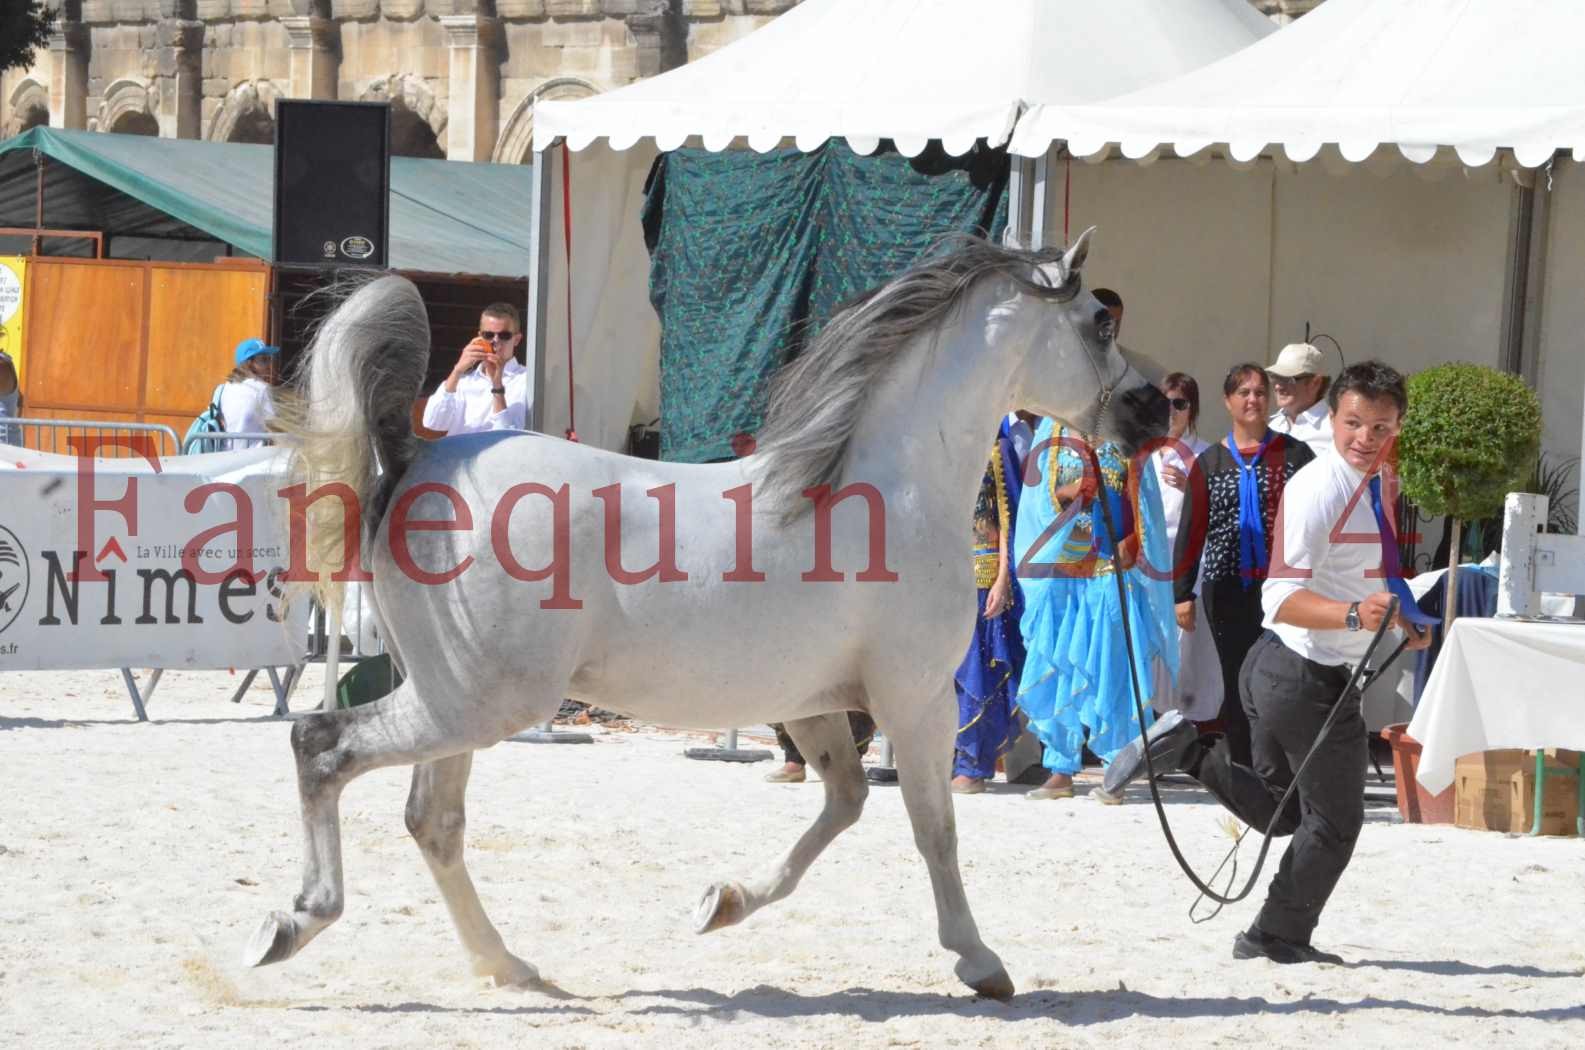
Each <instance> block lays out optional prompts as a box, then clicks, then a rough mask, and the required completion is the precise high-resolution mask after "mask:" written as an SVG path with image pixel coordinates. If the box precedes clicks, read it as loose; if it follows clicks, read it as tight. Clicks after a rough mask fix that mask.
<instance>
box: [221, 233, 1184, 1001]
mask: <svg viewBox="0 0 1585 1050" xmlns="http://www.w3.org/2000/svg"><path fill="white" fill-rule="evenodd" d="M1088 236H1089V235H1088V234H1086V235H1085V236H1084V237H1081V238H1080V239H1079V241H1078V242H1077V244H1075V245H1074V247H1073V248H1072V249H1070V250H1069V251H1067V252H1066V253H1065V254H1064V253H1062V252H1061V251H1051V252H1025V251H1021V250H1018V249H1015V248H1004V247H1000V246H997V245H994V244H991V243H988V242H986V241H983V240H965V241H964V242H962V243H959V244H956V245H954V246H952V249H951V250H950V251H948V252H947V253H945V254H942V255H938V256H936V257H934V258H932V259H931V260H930V261H928V262H926V263H923V264H921V265H919V266H917V267H915V268H914V269H912V270H910V271H908V272H907V273H905V274H903V275H902V276H901V277H898V278H897V279H896V280H894V281H892V282H890V283H888V284H886V285H884V286H883V287H881V288H879V289H878V290H876V291H874V292H871V293H870V294H868V295H867V296H865V297H864V298H862V299H861V300H859V301H858V302H856V303H854V304H853V305H851V306H849V307H848V308H847V309H845V310H844V311H843V312H841V313H840V314H839V315H838V316H836V317H835V318H833V319H832V321H831V322H830V323H829V324H828V325H827V326H826V328H825V330H824V331H823V332H822V333H821V335H820V337H819V338H818V340H816V342H815V343H814V344H813V345H812V346H811V347H810V348H809V349H808V350H807V352H805V353H804V354H803V355H802V356H801V357H800V358H798V359H797V360H796V361H795V362H794V363H792V364H791V365H789V366H788V367H787V368H785V369H784V370H783V372H782V373H781V374H780V375H779V376H778V377H777V381H776V383H775V385H774V388H773V392H772V398H771V403H770V407H769V412H768V417H767V422H766V425H765V427H764V429H763V431H762V433H761V434H760V443H759V450H758V452H756V453H755V454H754V455H752V456H749V457H747V458H746V459H742V460H738V461H736V462H731V463H723V464H714V465H705V466H699V465H686V464H677V463H656V462H651V461H646V460H639V459H633V458H629V457H626V456H621V455H618V454H616V453H613V452H605V451H601V450H599V449H594V448H589V447H586V446H583V445H578V444H574V443H570V442H566V441H562V440H559V439H557V438H554V437H548V436H545V435H538V434H480V435H472V436H468V437H457V438H449V439H446V440H444V441H440V442H436V443H433V444H426V443H424V442H421V441H420V440H418V439H417V438H416V437H415V436H414V435H413V433H412V428H411V426H410V422H409V420H410V416H409V409H410V406H411V405H412V403H413V400H414V398H415V397H416V396H417V394H418V390H419V384H420V382H421V381H422V378H423V376H424V370H425V364H426V361H427V358H428V346H429V326H428V323H427V317H426V315H425V311H424V306H423V304H422V302H421V301H420V299H419V296H418V293H417V291H415V290H414V288H413V286H412V285H411V284H409V283H408V282H407V281H405V280H402V279H401V278H397V277H382V278H379V279H377V280H375V281H374V282H372V283H370V284H368V285H367V286H365V287H363V288H362V289H361V290H359V291H357V292H356V293H355V294H353V295H352V296H351V297H350V298H349V299H347V300H346V302H345V303H344V304H343V305H342V306H341V307H340V308H339V309H338V310H337V311H336V312H335V313H334V314H332V315H331V316H330V317H329V318H328V319H327V321H326V323H325V324H324V325H323V327H322V328H321V330H320V332H319V334H318V336H317V337H316V339H315V342H314V345H313V346H312V347H311V349H310V350H309V352H308V355H307V361H306V366H305V367H306V376H305V379H304V382H305V385H306V391H305V394H304V397H303V400H302V403H301V405H300V408H299V411H298V418H297V419H296V421H295V422H289V423H288V425H287V426H288V430H289V432H291V433H293V434H294V436H295V438H296V448H297V452H296V461H295V463H294V473H295V476H296V477H297V478H298V479H300V480H302V481H304V482H305V483H308V484H310V485H311V486H327V488H326V491H327V492H337V493H340V494H341V495H344V496H347V497H350V498H355V500H356V505H357V506H358V507H359V508H361V510H362V520H361V524H357V523H354V525H353V527H352V529H351V531H350V532H349V533H348V534H346V536H344V535H343V532H342V526H343V519H342V517H341V513H340V509H341V508H340V503H341V501H340V500H337V499H332V498H329V497H327V498H324V499H321V500H319V501H317V502H316V503H314V504H313V506H312V508H311V512H310V514H309V519H308V525H309V542H310V545H311V546H312V547H313V549H314V550H315V551H316V552H317V556H318V557H319V558H320V559H321V561H320V562H319V564H320V565H323V566H330V567H335V566H338V565H342V564H343V562H342V561H341V559H342V558H343V557H345V556H346V555H347V554H348V553H349V552H348V551H345V550H342V549H341V548H342V545H343V541H344V539H346V538H348V537H350V538H351V539H352V540H354V541H356V540H358V539H359V538H360V537H361V539H362V540H364V541H366V546H367V547H368V548H369V553H368V558H367V561H368V564H369V569H370V571H371V572H372V573H373V577H374V583H373V587H372V590H373V596H374V601H375V605H376V607H377V612H378V614H379V617H380V621H381V622H382V623H383V624H384V627H385V638H386V640H387V642H388V644H389V645H390V647H391V649H392V651H393V654H394V656H395V658H396V660H397V662H398V664H399V665H400V667H401V668H402V670H403V672H404V674H405V675H406V680H405V681H404V682H403V683H402V685H401V686H400V687H398V688H397V689H396V691H395V692H393V693H392V694H390V695H389V696H387V697H385V698H383V699H381V700H380V701H378V702H377V703H374V704H371V705H367V706H362V707H357V708H354V709H352V710H345V711H336V712H326V713H318V714H312V715H309V716H307V717H304V718H302V719H300V720H299V721H297V722H296V723H295V724H294V725H293V727H292V733H291V742H292V749H293V751H294V753H295V755H296V759H297V770H298V788H299V791H300V793H301V799H302V816H303V828H304V832H305V837H306V847H307V857H306V860H305V865H304V873H303V890H302V893H301V894H300V895H299V896H298V897H297V899H296V901H295V902H294V904H293V907H292V910H291V911H290V912H284V911H280V912H274V913H272V914H271V915H270V916H269V917H267V918H266V919H265V920H264V922H263V924H262V926H261V927H260V928H259V930H258V931H257V933H255V934H254V936H253V938H252V939H251V940H250V942H249V944H248V946H247V950H246V961H247V962H248V963H249V964H251V965H262V964H265V963H274V962H280V961H282V960H284V959H287V958H290V957H291V956H292V955H294V954H296V953H297V952H299V951H301V950H302V949H303V947H304V946H305V945H307V943H308V942H309V941H310V940H312V939H313V938H314V937H315V936H317V935H318V934H319V933H320V932H321V931H322V930H324V929H325V927H327V926H329V925H330V924H331V923H333V922H334V921H335V920H336V919H337V918H338V917H339V916H340V915H341V912H342V908H343V905H344V898H343V888H342V871H341V834H340V827H339V816H338V802H339V799H340V796H341V792H342V789H343V788H345V787H346V785H347V784H348V783H349V782H350V781H351V780H352V779H353V778H355V777H357V776H359V775H360V774H363V773H366V772H368V771H369V770H371V769H377V768H380V767H383V766H392V765H412V766H413V767H414V772H413V785H412V793H411V795H410V797H409V799H408V803H407V827H408V829H409V830H410V831H411V832H412V834H413V837H414V838H415V839H416V840H417V842H418V846H419V848H420V850H421V851H422V852H423V856H424V859H425V860H426V861H427V862H428V864H429V867H430V870H431V871H432V872H433V874H434V877H435V881H436V882H437V883H438V885H439V887H440V892H441V894H442V896H443V897H444V898H445V901H446V907H447V908H448V909H449V910H450V913H451V917H452V921H453V923H454V924H455V926H456V928H457V933H458V935H459V937H460V939H461V941H462V944H463V947H464V948H465V949H466V951H467V954H468V956H469V957H470V959H471V961H472V964H473V967H474V970H475V972H476V973H479V974H481V975H489V976H491V977H493V978H494V980H495V981H496V982H497V983H498V984H529V983H532V982H535V981H537V980H538V971H537V970H536V969H535V968H534V967H533V966H531V965H529V964H528V963H527V962H525V961H523V960H522V959H520V958H518V957H517V956H515V955H513V954H511V953H510V952H508V951H507V949H506V946H505V945H504V944H503V943H502V940H501V937H500V935H499V934H498V933H497V932H496V929H495V927H494V926H493V925H491V923H490V920H489V919H488V918H487V917H486V916H485V913H484V908H483V906H482V905H481V904H480V902H479V898H478V895H477V893H476V892H475V891H474V887H473V883H472V881H471V880H470V879H469V877H468V873H467V870H466V868H465V867H464V864H463V796H464V793H465V791H466V787H467V782H468V772H469V767H470V765H471V761H472V757H471V756H472V752H474V751H476V750H478V749H479V748H485V747H489V746H490V745H492V744H494V743H496V742H497V741H500V740H502V739H504V738H506V737H508V736H511V735H512V734H513V733H516V732H518V731H520V730H522V729H525V728H527V727H529V726H532V725H534V724H536V723H539V722H543V721H544V720H545V719H547V718H549V717H550V716H551V715H553V714H554V713H555V711H556V710H557V707H558V705H559V704H560V702H561V700H562V698H563V697H564V696H567V697H575V698H578V699H581V700H585V701H588V702H590V703H593V704H598V705H599V706H601V707H604V708H609V709H611V710H613V711H619V712H624V713H627V714H631V715H636V716H639V717H642V718H646V719H652V720H654V721H658V722H662V723H665V724H667V725H674V726H685V727H700V728H706V727H714V726H722V725H747V724H752V723H758V722H766V721H773V720H774V721H782V722H786V723H787V726H788V730H789V732H790V733H791V734H792V737H793V739H794V740H796V741H797V743H798V746H799V748H800V749H801V750H802V751H803V753H804V754H805V755H808V756H810V758H811V760H812V762H813V763H814V764H815V766H816V767H817V768H818V769H819V771H820V775H821V778H822V780H823V781H824V785H825V800H824V806H823V808H822V809H821V811H820V815H819V816H818V817H817V818H816V820H815V821H814V823H813V825H812V826H810V827H809V828H808V830H806V831H805V832H804V833H803V835H802V836H801V837H800V838H799V839H798V841H797V842H796V843H795V844H794V845H793V847H792V849H791V850H790V851H788V852H787V853H786V854H785V855H783V856H781V857H779V858H777V859H776V860H775V861H774V863H771V864H769V865H768V866H767V868H766V869H765V870H764V871H763V872H761V873H760V874H759V875H758V876H757V877H754V878H747V879H744V880H742V881H736V880H727V881H721V882H717V883H715V884H713V885H711V886H710V887H709V888H708V889H707V890H706V891H705V893H704V895H703V898H702V900H701V901H700V903H699V905H698V907H697V910H696V912H695V926H696V928H697V930H698V932H701V933H704V932H708V931H711V930H716V929H720V928H721V927H724V926H730V925H732V924H734V923H738V922H741V921H743V919H744V918H746V917H747V916H749V915H750V914H752V913H753V912H755V911H757V910H758V909H760V908H761V907H764V906H765V905H767V904H769V903H771V902H773V901H777V900H780V899H781V898H783V897H785V896H787V895H788V894H789V893H791V892H792V890H793V888H794V887H795V886H797V884H798V880H799V879H800V878H801V877H802V876H803V873H804V872H805V871H806V870H807V869H808V867H809V865H810V864H811V863H812V862H813V861H814V859H815V858H816V857H817V856H818V855H819V854H820V851H821V850H822V849H824V848H825V847H826V845H827V844H828V843H830V842H831V841H832V839H834V838H835V837H836V835H837V834H838V833H839V832H841V831H842V830H843V829H845V828H847V827H849V826H850V825H852V824H853V823H854V822H855V821H856V820H857V819H858V817H859V813H860V811H861V809H862V808H863V805H864V799H865V794H866V787H865V781H864V777H863V771H862V769H861V767H860V765H859V760H858V758H857V756H856V755H855V754H854V749H853V745H852V742H851V740H850V738H849V736H848V729H847V719H846V717H845V715H844V714H842V712H845V711H847V710H849V709H855V710H864V711H868V712H869V713H870V714H871V715H872V716H873V717H874V718H875V721H876V722H877V723H878V724H879V725H880V727H881V729H882V730H883V731H884V732H885V733H886V735H887V737H888V738H889V739H890V740H891V741H892V742H893V744H894V746H895V748H896V756H897V767H898V772H899V775H900V778H901V787H902V794H903V799H904V802H905V803H906V805H907V809H908V814H909V817H910V819H911V821H912V823H913V829H914V840H915V842H916V843H917V845H918V848H919V852H920V854H921V855H922V856H923V857H924V861H925V864H926V866H927V867H928V868H929V872H930V880H931V885H932V887H933V889H934V894H935V904H936V915H937V921H938V926H939V936H940V941H941V944H942V945H943V946H945V947H946V948H948V949H949V950H951V951H953V952H955V953H956V954H957V955H958V956H959V960H958V962H957V965H956V973H957V975H958V976H959V978H961V979H962V980H963V981H964V982H965V983H966V984H968V985H969V986H970V987H971V988H973V989H974V990H975V991H976V992H979V993H981V994H984V995H988V996H995V997H998V998H1005V997H1008V996H1010V995H1012V993H1013V984H1012V980H1011V979H1010V978H1009V977H1008V975H1007V971H1006V969H1005V968H1004V967H1003V965H1002V961H1001V959H999V958H998V957H997V955H996V953H995V952H993V951H991V949H989V948H988V947H986V945H985V943H984V942H983V941H982V940H981V939H980V934H979V930H978V929H977V928H976V926H975V923H974V918H973V916H972V915H971V914H970V911H969V904H968V900H967V898H966V897H965V895H964V892H963V884H962V881H961V878H960V876H959V873H958V861H957V830H956V827H955V824H954V821H953V813H952V800H951V795H950V794H949V792H948V783H947V782H948V778H949V773H950V769H949V765H950V760H951V755H952V740H953V734H954V731H955V712H956V707H955V706H954V704H953V703H952V698H951V695H950V694H951V682H952V671H953V667H954V666H955V664H956V663H957V661H958V659H959V658H960V656H961V655H962V651H963V645H964V642H965V640H966V639H967V638H968V637H969V635H970V629H971V626H972V620H973V617H974V615H975V599H974V580H973V573H972V571H971V565H970V559H969V558H968V556H967V554H966V546H965V544H966V537H967V529H968V516H969V509H970V507H971V506H972V504H973V500H974V494H975V492H976V488H977V486H978V484H979V480H980V477H981V473H982V472H983V470H984V469H985V460H986V455H987V450H988V448H989V444H990V438H991V435H992V434H993V432H994V428H995V425H996V422H997V420H998V419H999V418H1000V416H1001V415H1002V413H1004V412H1006V411H1007V410H1009V409H1010V408H1013V407H1015V406H1016V407H1023V408H1028V409H1030V410H1032V411H1035V412H1038V413H1042V414H1045V415H1050V416H1055V417H1058V418H1061V419H1065V420H1068V421H1070V422H1071V423H1073V424H1074V425H1076V426H1078V427H1079V428H1080V429H1082V430H1083V431H1084V432H1086V433H1089V434H1093V435H1097V436H1099V437H1102V438H1105V439H1109V440H1115V441H1118V442H1120V443H1121V444H1122V445H1124V446H1125V447H1126V448H1128V449H1129V450H1130V451H1132V450H1134V449H1136V448H1138V446H1139V445H1140V444H1141V443H1143V442H1144V441H1146V440H1147V439H1149V438H1151V437H1154V436H1157V435H1160V434H1162V433H1164V431H1165V426H1166V416H1167V413H1166V404H1165V400H1164V398H1163V397H1162V396H1161V394H1160V393H1158V392H1157V390H1156V388H1155V387H1154V386H1153V385H1151V383H1150V381H1148V380H1147V378H1146V375H1144V374H1142V372H1141V370H1140V369H1143V368H1146V367H1148V366H1146V365H1145V364H1144V363H1142V362H1141V363H1139V364H1138V367H1136V365H1135V364H1134V363H1131V362H1130V361H1128V360H1126V359H1125V357H1124V354H1123V353H1122V352H1120V351H1119V349H1118V348H1117V346H1116V344H1115V342H1114V341H1113V340H1112V336H1111V327H1110V324H1109V321H1108V318H1107V314H1106V311H1105V310H1104V309H1103V308H1102V307H1101V305H1100V304H1099V303H1098V302H1096V300H1095V299H1094V298H1093V297H1092V296H1090V295H1088V294H1087V293H1085V292H1084V291H1083V290H1082V286H1081V282H1080V277H1079V268H1080V267H1081V265H1082V264H1083V261H1084V256H1085V252H1086V246H1087V243H1088ZM376 462H378V463H379V464H382V465H383V467H384V471H383V473H377V471H376V469H375V464H376ZM636 566H640V567H641V566H647V568H635V567H636ZM330 600H332V601H333V600H335V598H334V595H333V594H332V595H331V597H330ZM876 874H877V876H879V874H880V873H879V872H878V871H877V872H876Z"/></svg>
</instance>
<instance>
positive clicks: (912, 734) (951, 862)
mask: <svg viewBox="0 0 1585 1050" xmlns="http://www.w3.org/2000/svg"><path fill="white" fill-rule="evenodd" d="M886 715H890V718H887V717H885V716H886ZM876 721H877V722H879V723H880V728H881V731H882V732H884V733H885V734H886V736H887V738H888V739H890V740H891V741H892V746H893V751H894V754H895V756H896V762H897V778H898V781H899V782H900V784H901V787H902V792H903V804H904V805H906V806H907V807H908V818H909V820H910V821H912V823H913V827H914V843H915V844H916V845H917V846H918V848H919V853H920V855H921V856H923V857H924V860H925V865H926V867H928V868H929V870H930V885H931V888H932V889H933V890H934V892H935V898H936V922H937V925H938V928H939V933H940V937H941V946H942V947H943V948H946V949H947V950H948V951H953V952H956V953H957V954H958V956H959V958H958V963H957V966H956V967H955V968H954V972H955V973H956V974H957V975H958V977H959V978H960V979H961V980H962V981H963V983H965V984H967V985H968V986H969V987H970V988H973V989H974V990H975V991H976V992H978V993H980V994H981V995H986V996H990V997H991V998H994V999H1009V998H1011V997H1012V994H1013V982H1012V978H1010V977H1008V975H1007V969H1006V967H1004V966H1003V965H1002V961H1001V959H1000V958H998V957H997V955H996V953H995V952H993V951H991V950H990V949H989V948H987V947H986V946H985V942H984V941H982V940H981V939H980V931H979V928H978V927H977V926H976V925H975V923H974V916H973V914H972V913H971V912H970V911H969V900H968V896H967V895H966V894H965V893H964V892H963V878H962V876H961V875H960V874H959V872H958V830H957V822H956V820H955V819H954V817H953V812H952V792H951V789H950V781H951V776H952V741H953V734H954V732H955V731H956V728H957V705H955V704H954V703H953V702H952V697H951V696H950V695H944V694H941V693H935V694H926V695H924V696H913V697H906V698H905V697H898V698H895V699H894V700H893V701H892V703H890V704H886V703H884V702H881V703H879V704H877V708H876Z"/></svg>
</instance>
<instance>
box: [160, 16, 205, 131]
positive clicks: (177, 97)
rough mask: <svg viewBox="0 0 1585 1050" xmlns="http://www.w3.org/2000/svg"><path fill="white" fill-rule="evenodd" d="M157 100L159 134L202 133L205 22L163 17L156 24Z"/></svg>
mask: <svg viewBox="0 0 1585 1050" xmlns="http://www.w3.org/2000/svg"><path fill="white" fill-rule="evenodd" d="M155 44H156V46H157V48H158V52H157V53H156V65H155V72H156V76H157V78H158V79H157V83H158V84H159V96H160V97H159V102H158V104H157V106H156V108H155V111H154V116H155V119H157V120H158V121H159V123H160V137H161V138H168V139H169V138H176V139H197V138H202V137H203V123H204V24H203V23H202V22H200V21H197V20H196V19H191V20H189V19H180V18H164V19H161V20H160V22H159V24H158V25H157V26H156V27H155Z"/></svg>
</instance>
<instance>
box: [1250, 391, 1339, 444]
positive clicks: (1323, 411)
mask: <svg viewBox="0 0 1585 1050" xmlns="http://www.w3.org/2000/svg"><path fill="white" fill-rule="evenodd" d="M1266 425H1267V426H1268V427H1270V428H1271V429H1273V430H1275V431H1276V432H1277V433H1279V434H1287V435H1289V436H1290V437H1293V438H1296V439H1298V440H1299V441H1302V442H1304V443H1305V444H1306V445H1309V446H1310V451H1312V452H1314V453H1315V454H1316V455H1317V456H1320V455H1321V454H1322V453H1323V452H1325V451H1326V450H1327V449H1329V448H1331V447H1332V410H1331V409H1330V408H1328V407H1327V404H1326V398H1324V397H1323V398H1322V399H1321V400H1319V401H1317V402H1316V403H1315V404H1313V405H1311V406H1310V407H1309V408H1307V409H1305V410H1304V411H1303V412H1300V413H1299V414H1298V415H1297V416H1295V417H1294V418H1293V419H1291V420H1290V419H1289V418H1288V414H1287V413H1286V412H1283V411H1280V410H1279V411H1278V412H1277V414H1276V415H1274V416H1272V417H1271V418H1270V419H1268V420H1266Z"/></svg>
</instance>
